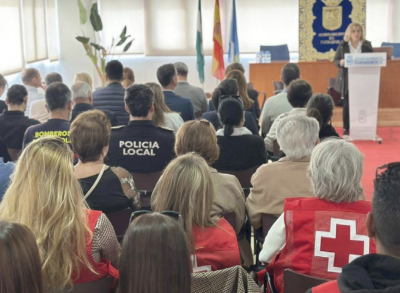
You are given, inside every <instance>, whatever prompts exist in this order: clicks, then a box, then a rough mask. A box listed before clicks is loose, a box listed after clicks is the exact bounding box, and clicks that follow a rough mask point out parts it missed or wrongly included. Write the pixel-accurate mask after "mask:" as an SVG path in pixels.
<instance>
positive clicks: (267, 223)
mask: <svg viewBox="0 0 400 293" xmlns="http://www.w3.org/2000/svg"><path fill="white" fill-rule="evenodd" d="M277 219H278V217H277V216H275V215H272V214H261V221H262V229H263V234H264V239H265V237H266V236H267V234H268V231H269V230H270V229H271V227H272V225H273V224H274V223H275V221H276V220H277Z"/></svg>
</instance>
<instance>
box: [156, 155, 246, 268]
mask: <svg viewBox="0 0 400 293" xmlns="http://www.w3.org/2000/svg"><path fill="white" fill-rule="evenodd" d="M213 199H214V188H213V184H212V179H211V172H210V167H209V166H208V165H207V163H206V161H205V160H204V159H203V158H201V157H200V156H199V155H197V154H194V153H189V154H186V155H182V156H179V157H178V158H177V159H175V160H173V161H172V162H171V163H170V164H169V165H168V166H167V168H166V169H165V170H164V173H163V176H162V177H161V178H160V180H159V181H158V183H157V185H156V187H155V189H154V191H153V194H152V196H151V203H152V204H151V206H152V210H153V211H155V212H161V211H165V210H172V211H175V212H178V213H180V214H181V215H182V219H183V227H184V229H185V232H186V235H187V237H188V238H189V243H190V249H191V251H192V253H193V254H194V256H193V258H194V262H193V272H197V271H215V270H220V269H225V268H229V267H233V266H236V265H240V255H239V248H238V243H237V240H236V233H235V231H234V230H233V228H232V226H231V225H230V224H229V223H228V222H227V221H226V220H225V219H224V218H221V219H219V218H218V217H212V216H211V208H212V203H213Z"/></svg>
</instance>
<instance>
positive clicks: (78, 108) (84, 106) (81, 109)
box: [70, 103, 118, 126]
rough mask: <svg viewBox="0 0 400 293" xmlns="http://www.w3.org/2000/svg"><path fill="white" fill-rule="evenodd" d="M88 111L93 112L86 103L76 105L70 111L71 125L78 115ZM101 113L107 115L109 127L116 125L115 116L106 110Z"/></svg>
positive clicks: (92, 108)
mask: <svg viewBox="0 0 400 293" xmlns="http://www.w3.org/2000/svg"><path fill="white" fill-rule="evenodd" d="M90 110H94V107H93V106H92V105H90V104H86V103H81V104H76V105H75V106H74V108H73V109H72V115H71V120H70V122H71V123H72V122H73V121H74V120H75V118H76V117H77V116H78V115H79V114H81V113H83V112H86V111H90ZM101 111H103V112H104V114H106V115H107V118H108V120H110V123H111V126H117V125H118V120H117V115H116V114H115V113H113V112H111V111H108V110H101Z"/></svg>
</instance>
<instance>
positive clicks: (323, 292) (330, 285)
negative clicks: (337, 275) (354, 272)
mask: <svg viewBox="0 0 400 293" xmlns="http://www.w3.org/2000/svg"><path fill="white" fill-rule="evenodd" d="M312 293H340V291H339V287H338V284H337V281H336V280H335V281H330V282H327V283H324V284H321V285H319V286H317V287H314V288H312Z"/></svg>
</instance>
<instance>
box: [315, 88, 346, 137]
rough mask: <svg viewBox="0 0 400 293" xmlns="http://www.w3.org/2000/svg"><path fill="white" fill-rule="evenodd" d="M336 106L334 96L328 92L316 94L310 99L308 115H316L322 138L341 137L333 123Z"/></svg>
mask: <svg viewBox="0 0 400 293" xmlns="http://www.w3.org/2000/svg"><path fill="white" fill-rule="evenodd" d="M334 107H335V104H334V103H333V99H332V97H331V96H330V95H326V94H315V95H313V96H312V97H311V98H310V100H309V101H308V104H307V116H310V117H314V118H315V119H317V120H318V122H319V126H320V130H319V139H320V140H323V139H324V138H327V137H332V136H334V137H339V135H338V134H337V132H336V130H335V128H334V127H333V126H332V124H331V119H332V115H333V108H334Z"/></svg>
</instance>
